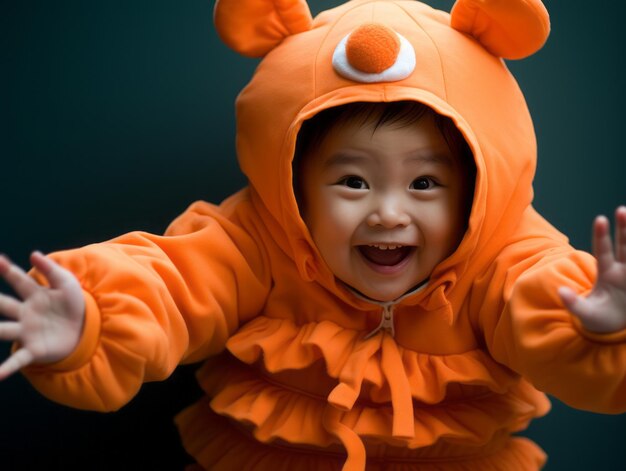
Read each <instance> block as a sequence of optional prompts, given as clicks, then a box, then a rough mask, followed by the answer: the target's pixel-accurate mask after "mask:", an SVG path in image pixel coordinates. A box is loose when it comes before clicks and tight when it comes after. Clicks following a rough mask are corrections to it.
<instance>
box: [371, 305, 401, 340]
mask: <svg viewBox="0 0 626 471" xmlns="http://www.w3.org/2000/svg"><path fill="white" fill-rule="evenodd" d="M382 306H383V310H382V312H381V314H380V323H379V324H378V327H376V328H375V329H374V330H372V331H371V332H370V333H369V334H367V335H366V336H365V339H364V340H367V339H370V338H372V337H373V336H374V335H376V334H377V333H378V332H380V331H381V330H383V331H385V332H387V333H388V334H389V335H391V336H392V337H395V335H396V327H395V324H394V321H393V313H394V308H395V303H385V304H383V305H382Z"/></svg>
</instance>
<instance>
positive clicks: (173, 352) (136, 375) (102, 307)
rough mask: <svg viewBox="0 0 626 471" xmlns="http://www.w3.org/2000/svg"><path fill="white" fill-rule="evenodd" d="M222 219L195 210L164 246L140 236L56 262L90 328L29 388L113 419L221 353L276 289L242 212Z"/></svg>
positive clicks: (203, 206)
mask: <svg viewBox="0 0 626 471" xmlns="http://www.w3.org/2000/svg"><path fill="white" fill-rule="evenodd" d="M230 206H233V205H232V204H231V205H230ZM240 206H241V205H240ZM229 210H232V207H231V208H229ZM223 212H224V211H223V209H222V208H217V207H215V206H213V205H209V204H207V203H196V204H194V205H192V206H191V207H190V209H189V210H188V211H187V212H186V213H184V214H183V215H182V216H181V217H179V218H178V219H177V220H176V221H174V223H173V224H172V225H171V226H170V228H169V229H168V231H167V232H166V235H165V236H156V235H151V234H147V233H141V232H134V233H130V234H127V235H124V236H121V237H119V238H116V239H113V240H111V241H109V242H106V243H102V244H93V245H89V246H87V247H84V248H81V249H76V250H69V251H65V252H58V253H55V254H53V255H52V257H53V258H54V259H55V260H56V261H57V262H59V263H60V264H61V265H63V266H64V267H65V268H67V269H69V270H70V271H71V272H72V273H74V275H75V276H76V277H77V278H78V279H79V280H80V282H81V285H82V287H83V290H84V291H85V293H86V300H87V309H86V320H85V328H84V331H83V336H82V338H81V341H80V343H79V345H78V347H77V348H76V350H75V351H74V353H73V354H72V355H70V357H68V358H66V359H64V360H62V361H61V362H58V363H56V364H53V365H46V366H45V367H31V368H27V369H26V370H25V371H24V373H25V374H26V376H27V377H28V379H29V380H30V381H31V382H32V384H33V385H34V386H35V387H36V388H37V389H38V390H39V391H40V392H42V393H43V394H44V395H45V396H47V397H48V398H50V399H52V400H55V401H57V402H60V403H62V404H66V405H70V406H72V407H78V408H85V409H94V410H102V411H105V410H107V411H108V410H115V409H118V408H119V407H121V406H122V405H124V404H125V403H126V402H128V401H129V400H130V399H131V398H132V397H133V396H134V395H135V394H136V393H137V392H138V390H139V388H140V387H141V384H142V383H143V382H144V381H154V380H162V379H165V378H167V377H168V376H169V375H170V374H171V372H172V371H173V370H174V368H175V367H176V366H177V365H178V364H179V363H180V362H192V361H198V360H200V359H203V358H206V357H207V356H210V355H213V354H216V353H218V352H220V351H221V350H223V348H224V346H225V343H226V340H227V339H228V338H229V336H230V335H231V334H232V333H233V332H234V331H235V330H236V329H237V328H238V326H239V325H240V324H241V323H242V322H244V321H246V320H248V319H250V318H252V317H254V316H255V315H256V314H258V313H259V312H260V310H261V308H262V306H263V305H264V303H265V299H266V296H267V292H268V289H269V286H270V281H269V275H268V270H267V266H268V263H267V257H266V256H265V255H264V254H263V251H262V249H261V248H259V247H258V243H257V242H256V240H258V239H256V238H255V237H254V235H253V234H250V233H249V231H247V230H244V229H243V228H242V227H241V225H240V224H239V221H237V219H238V218H239V216H238V215H237V214H236V210H235V211H234V212H233V211H231V212H232V213H233V214H231V215H229V217H226V216H224V215H223ZM227 212H228V211H227Z"/></svg>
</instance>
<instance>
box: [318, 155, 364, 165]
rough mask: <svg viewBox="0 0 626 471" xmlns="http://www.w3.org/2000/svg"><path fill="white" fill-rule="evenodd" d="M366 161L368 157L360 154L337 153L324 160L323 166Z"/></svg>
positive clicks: (361, 163)
mask: <svg viewBox="0 0 626 471" xmlns="http://www.w3.org/2000/svg"><path fill="white" fill-rule="evenodd" d="M368 161H369V159H368V158H367V157H365V156H362V155H354V154H344V153H338V154H333V155H331V156H330V157H329V158H328V159H327V160H326V162H324V167H333V166H336V165H350V164H353V165H355V164H360V165H364V164H366V163H367V162H368Z"/></svg>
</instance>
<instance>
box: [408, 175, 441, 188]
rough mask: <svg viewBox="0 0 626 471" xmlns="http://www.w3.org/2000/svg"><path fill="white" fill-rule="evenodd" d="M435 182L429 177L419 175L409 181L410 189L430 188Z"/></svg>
mask: <svg viewBox="0 0 626 471" xmlns="http://www.w3.org/2000/svg"><path fill="white" fill-rule="evenodd" d="M435 186H437V182H436V181H435V180H433V179H432V178H430V177H419V178H416V179H415V180H413V182H411V190H431V189H433V188H434V187H435Z"/></svg>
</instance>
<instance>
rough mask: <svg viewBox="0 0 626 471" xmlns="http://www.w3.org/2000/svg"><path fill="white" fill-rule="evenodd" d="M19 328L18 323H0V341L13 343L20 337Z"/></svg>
mask: <svg viewBox="0 0 626 471" xmlns="http://www.w3.org/2000/svg"><path fill="white" fill-rule="evenodd" d="M20 332H21V327H20V324H19V323H18V322H0V340H9V341H11V342H12V341H14V340H17V338H18V337H19V336H20Z"/></svg>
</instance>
